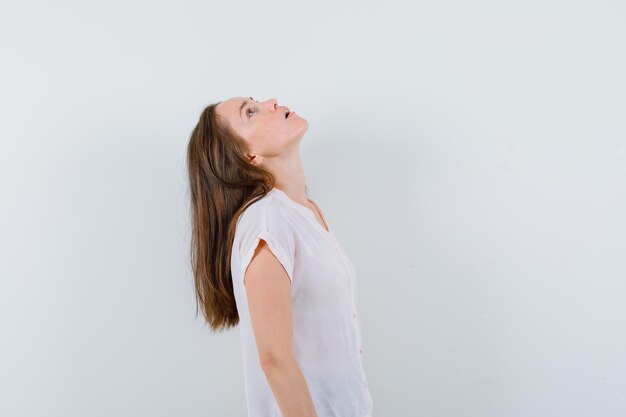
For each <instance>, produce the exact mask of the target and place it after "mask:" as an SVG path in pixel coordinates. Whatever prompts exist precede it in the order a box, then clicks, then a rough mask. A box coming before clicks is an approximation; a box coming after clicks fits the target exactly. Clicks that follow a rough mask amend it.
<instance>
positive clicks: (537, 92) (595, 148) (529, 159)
mask: <svg viewBox="0 0 626 417" xmlns="http://www.w3.org/2000/svg"><path fill="white" fill-rule="evenodd" d="M625 21H626V7H625V6H624V3H623V2H620V1H593V2H592V1H586V2H580V1H578V2H571V1H545V0H542V1H530V2H529V1H524V2H521V1H519V2H515V3H513V2H496V1H474V2H465V1H444V2H409V1H406V2H399V1H385V2H363V1H349V2H335V1H332V2H330V1H326V2H320V1H315V2H313V1H310V2H306V3H297V2H288V1H283V2H275V1H269V2H268V1H264V2H259V1H255V2H248V1H237V2H226V1H222V2H207V1H195V2H192V1H178V2H158V1H156V2H155V1H142V2H138V1H107V2H97V3H96V2H84V1H73V2H68V1H55V2H44V1H21V2H19V3H18V2H10V3H3V5H2V10H1V12H0V46H1V56H2V65H1V66H0V71H1V73H0V74H1V76H0V117H1V118H2V122H1V123H0V135H1V136H0V139H1V142H0V187H1V189H0V193H1V196H0V198H1V201H2V204H1V205H0V210H1V211H0V250H1V251H0V253H1V255H0V256H1V258H0V276H1V281H0V285H1V287H0V326H1V327H0V334H1V343H0V415H2V416H7V417H18V416H63V417H70V416H77V417H78V416H81V417H82V416H89V417H100V416H102V417H105V416H106V417H110V416H151V417H159V416H163V417H172V416H190V417H192V416H211V417H213V416H216V417H230V416H244V415H245V414H244V413H245V402H244V400H245V397H244V385H243V368H242V363H241V358H240V345H239V333H238V330H237V329H234V330H231V331H229V332H224V333H222V334H210V333H209V331H208V328H207V327H206V326H205V325H204V324H203V322H202V320H201V317H198V318H195V316H194V313H195V309H194V307H195V305H194V298H193V286H192V281H191V272H190V267H189V262H188V242H189V219H188V197H189V196H188V191H187V183H186V171H185V170H186V167H185V150H186V145H187V140H188V137H189V134H190V132H191V129H192V127H193V125H194V124H195V123H196V121H197V118H198V115H199V113H200V111H201V110H202V108H203V107H204V106H205V105H206V104H209V103H211V102H214V101H218V100H221V99H225V98H228V97H232V96H252V97H254V98H255V99H258V100H265V99H268V98H277V99H278V102H279V104H281V105H282V104H284V105H287V106H289V107H290V108H292V109H293V110H296V111H297V112H298V114H300V115H301V116H303V117H305V118H307V119H308V121H309V125H310V127H309V131H308V132H307V134H306V135H305V137H304V138H303V142H302V154H303V160H304V163H305V171H306V174H307V184H308V186H309V191H310V196H311V197H312V198H314V199H315V200H316V201H317V202H318V203H319V204H320V206H321V208H322V210H323V211H324V212H325V214H326V216H327V219H328V221H329V222H330V223H331V225H332V226H333V227H334V229H335V231H336V234H337V236H338V238H339V239H340V241H342V242H343V245H344V246H345V248H346V251H347V252H348V254H349V256H350V257H351V259H352V261H353V263H354V264H355V267H356V269H357V272H358V285H359V287H358V288H359V296H360V298H359V306H360V310H361V315H362V323H363V328H362V331H363V346H364V364H365V368H366V371H367V374H368V379H369V381H370V389H371V393H372V397H373V399H374V414H375V417H395V416H398V417H405V416H429V417H434V416H442V417H452V416H455V417H456V416H458V417H473V416H476V417H491V416H493V417H502V416H506V417H517V416H520V417H521V416H525V417H538V416H546V417H553V416H585V417H587V416H603V417H606V416H623V415H625V414H626V398H625V396H624V393H625V391H626V390H625V386H626V355H625V350H626V332H625V328H626V307H625V298H626V284H625V278H626V220H625V217H624V213H626V120H625V119H626V117H625V116H626V99H625V96H626V76H625V74H626V58H625V52H624V51H625V50H626V46H625V43H626V27H625V25H624V22H625Z"/></svg>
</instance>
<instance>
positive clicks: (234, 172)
mask: <svg viewBox="0 0 626 417" xmlns="http://www.w3.org/2000/svg"><path fill="white" fill-rule="evenodd" d="M220 103H221V102H217V103H213V104H210V105H208V106H206V107H205V108H204V110H203V111H202V113H201V114H200V118H199V120H198V123H197V124H196V126H195V127H194V129H193V131H192V133H191V137H190V139H189V144H188V146H187V169H188V175H189V190H190V199H191V206H190V215H191V242H190V249H191V250H190V258H191V266H192V270H193V276H194V283H195V293H196V316H197V315H198V308H199V307H201V308H202V313H203V315H204V318H205V319H206V322H207V323H208V324H209V326H210V328H211V330H213V331H215V330H224V329H228V328H229V327H234V326H236V325H237V324H238V323H239V314H238V312H237V305H236V302H235V297H234V292H233V282H232V276H231V270H230V254H231V248H232V244H233V239H234V235H235V225H236V223H237V219H238V218H239V216H240V215H241V213H243V211H244V210H245V209H246V208H247V207H248V206H249V205H250V204H252V203H253V202H254V201H256V200H258V199H259V198H262V197H263V196H265V195H266V194H267V193H268V192H269V191H270V190H271V189H272V188H273V187H274V184H275V178H274V176H273V175H272V174H271V173H270V172H269V171H268V170H266V169H264V168H261V167H258V166H256V165H253V164H251V163H250V162H248V160H247V158H246V157H245V152H246V145H245V143H244V141H243V140H242V139H241V137H239V136H238V135H237V134H236V133H235V132H234V131H233V130H232V129H230V128H229V126H228V124H227V123H224V121H223V120H221V119H220V118H219V115H218V114H217V113H216V112H215V107H216V106H217V105H218V104H220ZM305 192H306V189H305Z"/></svg>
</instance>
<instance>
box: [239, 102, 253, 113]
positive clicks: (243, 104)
mask: <svg viewBox="0 0 626 417" xmlns="http://www.w3.org/2000/svg"><path fill="white" fill-rule="evenodd" d="M250 100H252V101H254V99H253V98H252V97H250ZM247 102H248V100H244V101H243V103H241V106H239V117H243V116H242V114H241V109H243V106H245V105H246V103H247Z"/></svg>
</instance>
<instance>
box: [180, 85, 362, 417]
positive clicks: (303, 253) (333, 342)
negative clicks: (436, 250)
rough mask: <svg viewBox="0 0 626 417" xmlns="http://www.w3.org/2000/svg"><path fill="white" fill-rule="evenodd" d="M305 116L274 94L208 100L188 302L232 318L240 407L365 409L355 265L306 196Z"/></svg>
mask: <svg viewBox="0 0 626 417" xmlns="http://www.w3.org/2000/svg"><path fill="white" fill-rule="evenodd" d="M307 129H308V122H307V121H306V119H304V118H302V117H300V116H299V115H298V114H296V112H294V111H290V109H289V108H287V107H285V106H279V105H278V104H277V102H276V100H275V99H271V100H266V101H262V102H259V101H256V100H254V99H253V98H252V97H233V98H230V99H228V100H224V101H221V102H218V103H214V104H211V105H209V106H207V107H206V108H205V109H204V110H203V111H202V114H201V115H200V119H199V121H198V124H197V125H196V126H195V128H194V129H193V132H192V134H191V138H190V141H189V145H188V149H187V164H188V173H189V184H190V197H191V218H192V242H191V263H192V267H193V273H194V280H195V288H196V301H197V306H198V305H200V306H201V307H202V312H203V315H204V317H205V319H206V321H207V322H208V324H209V325H210V327H211V329H212V330H218V329H224V328H229V327H232V326H235V325H237V324H239V325H240V326H239V329H240V335H241V342H242V345H241V353H242V357H243V364H244V375H245V388H246V401H247V408H248V416H249V417H314V416H316V417H367V416H371V415H372V407H373V402H372V397H371V396H370V392H369V389H368V385H367V378H366V375H365V371H364V369H363V365H362V355H363V347H362V345H361V331H360V328H361V326H360V319H359V315H358V308H357V302H358V301H357V300H358V297H357V286H356V273H355V270H354V267H353V265H352V263H351V262H350V260H349V259H348V257H347V256H346V254H345V252H344V251H343V250H342V248H341V245H340V244H339V242H338V241H337V239H336V237H335V235H334V233H333V230H332V228H331V227H330V225H329V224H328V222H327V221H326V218H325V217H324V215H323V214H322V211H321V209H320V207H319V206H318V205H317V204H316V203H315V202H314V201H313V200H312V199H310V198H308V196H307V189H306V184H305V176H304V171H303V167H302V162H301V158H300V141H301V140H302V137H303V136H304V134H305V132H306V131H307Z"/></svg>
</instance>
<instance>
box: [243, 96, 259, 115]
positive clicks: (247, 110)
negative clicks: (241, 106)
mask: <svg viewBox="0 0 626 417" xmlns="http://www.w3.org/2000/svg"><path fill="white" fill-rule="evenodd" d="M254 101H256V102H257V103H258V102H259V101H258V100H254ZM250 110H251V109H249V108H248V109H246V114H248V112H249V111H250ZM253 113H256V112H255V111H253ZM249 118H250V116H248V119H249Z"/></svg>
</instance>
